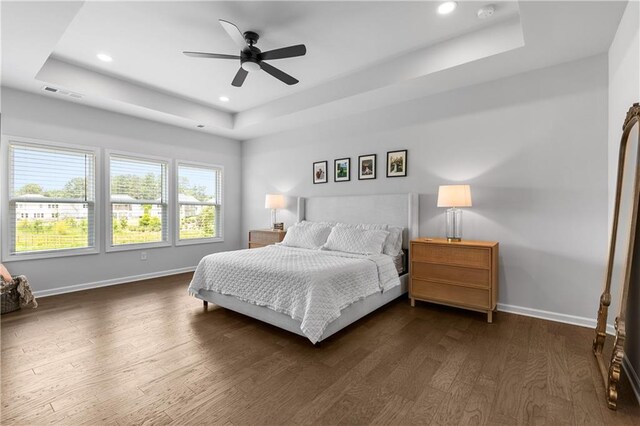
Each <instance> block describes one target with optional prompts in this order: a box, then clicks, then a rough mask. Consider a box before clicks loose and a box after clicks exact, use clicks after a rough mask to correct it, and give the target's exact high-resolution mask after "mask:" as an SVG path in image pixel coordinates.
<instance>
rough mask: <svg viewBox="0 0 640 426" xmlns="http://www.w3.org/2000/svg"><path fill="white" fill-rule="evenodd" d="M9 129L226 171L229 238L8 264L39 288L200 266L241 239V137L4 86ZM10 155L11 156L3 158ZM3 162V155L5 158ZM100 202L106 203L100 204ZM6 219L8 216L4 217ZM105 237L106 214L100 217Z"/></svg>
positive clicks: (10, 132)
mask: <svg viewBox="0 0 640 426" xmlns="http://www.w3.org/2000/svg"><path fill="white" fill-rule="evenodd" d="M1 125H2V133H3V134H5V135H11V136H22V137H28V138H35V139H41V140H45V141H56V142H64V143H69V144H78V145H88V146H94V147H100V148H105V149H115V150H121V151H127V152H133V153H139V154H151V155H157V156H162V157H168V158H178V159H185V160H191V161H194V160H195V161H199V162H209V163H212V164H221V165H223V166H224V167H225V177H224V239H225V241H224V242H223V243H212V244H199V245H190V246H181V247H166V248H153V249H145V251H146V252H147V253H148V260H147V261H141V260H140V251H141V250H134V251H125V252H116V253H105V252H104V247H102V248H101V251H102V252H101V253H100V254H96V255H83V256H75V257H63V258H51V259H43V260H31V261H14V262H9V263H7V267H8V268H9V270H10V271H11V273H12V274H25V275H27V276H28V277H29V280H30V282H31V284H32V287H33V288H34V290H36V291H38V292H40V293H41V292H42V291H45V293H46V290H51V289H56V288H59V287H64V286H73V285H84V284H87V283H95V282H104V281H110V280H116V281H117V280H119V279H120V278H123V277H135V276H139V275H144V274H155V273H158V272H162V271H172V270H177V269H181V268H188V267H193V266H195V265H197V263H198V261H199V260H200V259H201V258H202V257H203V256H204V255H206V254H209V253H212V252H216V251H222V250H235V249H237V248H238V247H239V246H240V204H241V199H240V185H241V182H240V179H241V173H240V167H241V158H240V155H241V146H240V143H239V142H237V141H233V140H229V139H225V138H221V137H216V136H212V135H209V134H205V133H200V132H197V131H188V130H184V129H180V128H177V127H173V126H167V125H162V124H158V123H155V122H151V121H146V120H141V119H137V118H133V117H129V116H125V115H121V114H115V113H111V112H107V111H103V110H99V109H95V108H91V107H86V106H83V105H80V104H75V103H71V102H65V101H61V100H57V99H53V98H51V97H48V96H47V97H45V96H38V95H34V94H29V93H26V92H21V91H17V90H13V89H8V88H4V87H3V88H2V116H1ZM3 161H4V159H3ZM1 164H2V167H4V164H5V163H4V162H2V163H1ZM99 208H102V207H101V206H100V207H99ZM3 220H6V218H3ZM99 232H101V235H102V237H101V241H104V240H105V238H104V234H105V221H104V220H103V221H102V223H101V227H100V231H99Z"/></svg>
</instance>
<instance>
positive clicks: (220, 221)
mask: <svg viewBox="0 0 640 426" xmlns="http://www.w3.org/2000/svg"><path fill="white" fill-rule="evenodd" d="M180 166H186V167H189V166H191V167H196V168H198V167H200V168H206V169H215V170H218V171H219V172H220V180H221V182H220V194H219V199H220V202H219V203H218V204H216V205H217V206H219V209H218V210H219V212H220V214H219V216H218V217H217V218H216V219H217V221H218V229H217V231H218V236H216V237H208V238H189V239H180V204H181V203H180V190H179V186H180ZM174 169H175V172H174V179H173V184H174V185H173V192H174V194H175V197H174V198H175V199H174V209H175V216H174V220H173V223H174V228H175V230H174V238H175V245H176V247H179V246H188V245H193V244H211V243H223V242H224V204H225V203H224V166H222V165H220V164H211V163H200V162H196V161H187V160H175V162H174ZM198 205H200V204H198Z"/></svg>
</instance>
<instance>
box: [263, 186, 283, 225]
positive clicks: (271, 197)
mask: <svg viewBox="0 0 640 426" xmlns="http://www.w3.org/2000/svg"><path fill="white" fill-rule="evenodd" d="M284 205H285V203H284V195H282V194H267V196H266V197H265V200H264V207H265V208H266V209H271V229H282V226H281V224H278V223H277V219H276V210H277V209H283V208H284Z"/></svg>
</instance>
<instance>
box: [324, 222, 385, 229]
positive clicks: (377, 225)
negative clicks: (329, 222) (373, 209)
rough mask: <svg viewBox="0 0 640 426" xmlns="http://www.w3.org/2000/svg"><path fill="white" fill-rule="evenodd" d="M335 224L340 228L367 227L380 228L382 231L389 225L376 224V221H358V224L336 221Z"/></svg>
mask: <svg viewBox="0 0 640 426" xmlns="http://www.w3.org/2000/svg"><path fill="white" fill-rule="evenodd" d="M336 226H338V227H340V228H356V229H367V230H375V229H382V230H383V231H386V230H387V229H388V228H389V225H384V224H378V223H358V224H351V223H336Z"/></svg>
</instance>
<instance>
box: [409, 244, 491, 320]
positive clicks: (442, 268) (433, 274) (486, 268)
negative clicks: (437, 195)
mask: <svg viewBox="0 0 640 426" xmlns="http://www.w3.org/2000/svg"><path fill="white" fill-rule="evenodd" d="M409 268H410V277H411V281H410V282H411V284H410V286H409V297H410V298H411V306H415V301H416V299H417V300H424V301H427V302H434V303H440V304H442V305H449V306H455V307H459V308H465V309H471V310H474V311H479V312H486V314H487V322H492V320H493V311H494V310H495V309H496V301H497V299H498V243H497V242H493V241H461V242H456V243H449V242H447V240H446V239H444V238H418V239H416V240H412V241H411V249H410V250H409Z"/></svg>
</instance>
